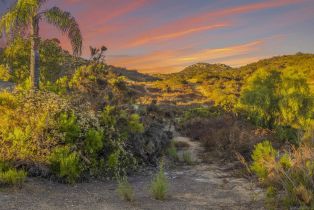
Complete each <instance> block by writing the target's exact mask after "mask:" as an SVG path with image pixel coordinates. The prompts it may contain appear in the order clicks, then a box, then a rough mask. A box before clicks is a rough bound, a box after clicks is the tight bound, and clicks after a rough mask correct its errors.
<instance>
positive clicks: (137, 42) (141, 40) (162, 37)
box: [128, 23, 229, 47]
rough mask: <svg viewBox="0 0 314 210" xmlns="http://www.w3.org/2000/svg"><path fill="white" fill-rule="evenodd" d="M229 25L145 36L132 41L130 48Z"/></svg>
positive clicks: (223, 24)
mask: <svg viewBox="0 0 314 210" xmlns="http://www.w3.org/2000/svg"><path fill="white" fill-rule="evenodd" d="M228 25H229V24H227V23H220V24H214V25H208V26H200V27H196V28H189V29H185V30H181V31H176V32H171V33H168V34H160V35H156V36H146V35H145V36H142V37H138V38H136V39H135V40H133V41H131V43H129V45H128V47H135V46H138V45H143V44H146V43H151V42H155V41H163V40H169V39H175V38H178V37H182V36H186V35H189V34H192V33H196V32H201V31H207V30H214V29H217V28H223V27H226V26H228Z"/></svg>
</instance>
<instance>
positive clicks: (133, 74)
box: [109, 65, 159, 82]
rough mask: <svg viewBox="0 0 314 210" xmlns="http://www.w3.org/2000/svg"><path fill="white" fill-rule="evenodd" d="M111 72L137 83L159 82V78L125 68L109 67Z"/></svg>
mask: <svg viewBox="0 0 314 210" xmlns="http://www.w3.org/2000/svg"><path fill="white" fill-rule="evenodd" d="M109 71H112V72H113V73H115V74H117V75H119V76H124V77H126V78H128V79H129V80H132V81H135V82H152V81H156V80H159V78H158V77H154V76H151V75H148V74H143V73H140V72H138V71H136V70H128V69H125V68H120V67H115V66H112V65H110V66H109Z"/></svg>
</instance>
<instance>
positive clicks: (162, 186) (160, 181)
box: [151, 163, 168, 200]
mask: <svg viewBox="0 0 314 210" xmlns="http://www.w3.org/2000/svg"><path fill="white" fill-rule="evenodd" d="M151 192H152V195H153V197H154V198H155V199H157V200H164V199H165V198H166V194H167V192H168V180H167V177H166V176H165V173H164V168H163V163H161V164H160V166H159V171H158V173H157V174H156V175H155V177H154V179H153V181H152V183H151Z"/></svg>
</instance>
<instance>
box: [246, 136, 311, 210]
mask: <svg viewBox="0 0 314 210" xmlns="http://www.w3.org/2000/svg"><path fill="white" fill-rule="evenodd" d="M276 154H278V153H277V152H276V150H275V149H274V148H273V147H272V146H271V144H270V143H269V142H268V141H266V142H263V143H261V144H258V145H257V146H256V148H255V150H254V152H253V155H252V158H253V160H254V161H253V164H252V165H251V170H252V171H253V172H255V173H256V174H257V176H258V177H260V178H261V180H262V181H263V183H264V184H266V186H268V187H269V189H271V191H272V192H282V193H268V194H271V196H268V197H269V199H268V201H272V202H273V205H275V204H276V205H279V206H282V204H285V205H286V206H287V208H289V207H295V206H300V207H304V208H309V209H312V208H314V149H313V147H308V146H301V147H299V148H297V149H293V150H292V151H291V152H283V153H282V154H281V155H280V157H279V158H275V156H276ZM270 198H271V199H270ZM277 207H278V206H277Z"/></svg>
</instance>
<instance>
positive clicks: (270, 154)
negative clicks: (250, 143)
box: [251, 141, 277, 180]
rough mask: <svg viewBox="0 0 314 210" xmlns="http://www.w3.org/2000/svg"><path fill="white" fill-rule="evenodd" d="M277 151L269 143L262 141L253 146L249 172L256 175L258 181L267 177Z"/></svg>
mask: <svg viewBox="0 0 314 210" xmlns="http://www.w3.org/2000/svg"><path fill="white" fill-rule="evenodd" d="M276 155H277V151H276V150H275V149H274V148H273V146H272V145H271V143H270V142H269V141H264V142H262V143H259V144H257V145H255V148H254V151H253V154H252V159H253V163H252V165H251V170H252V171H253V172H255V173H256V175H257V176H258V177H259V178H260V179H262V180H263V179H265V178H267V176H268V172H269V167H271V166H273V165H272V164H273V163H274V162H275V158H276Z"/></svg>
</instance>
